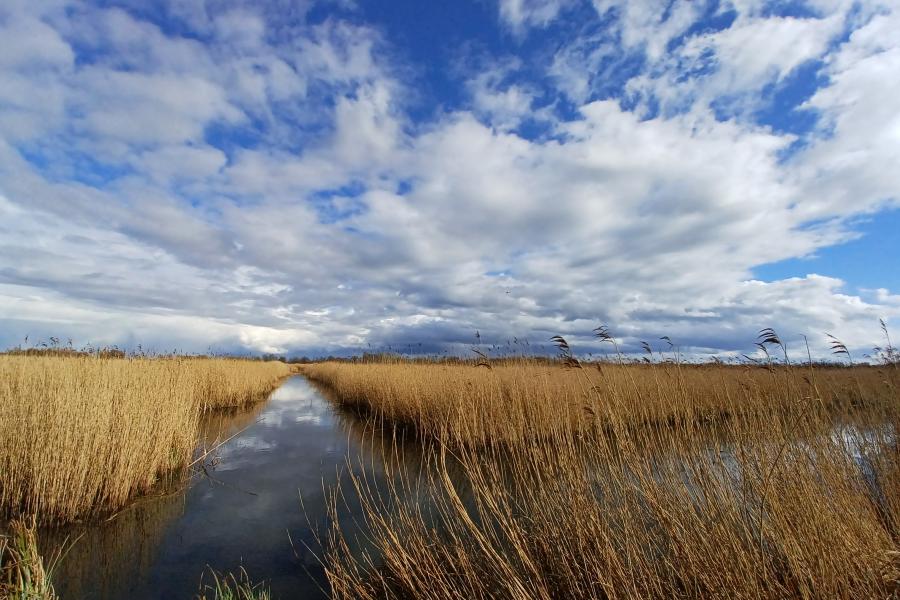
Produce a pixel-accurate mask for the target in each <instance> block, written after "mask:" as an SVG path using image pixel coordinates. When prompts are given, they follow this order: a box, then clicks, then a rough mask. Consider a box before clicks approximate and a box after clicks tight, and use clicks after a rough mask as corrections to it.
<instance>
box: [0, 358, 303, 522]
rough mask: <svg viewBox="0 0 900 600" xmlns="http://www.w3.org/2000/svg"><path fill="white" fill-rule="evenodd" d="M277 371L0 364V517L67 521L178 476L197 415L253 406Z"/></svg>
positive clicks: (203, 364) (25, 361)
mask: <svg viewBox="0 0 900 600" xmlns="http://www.w3.org/2000/svg"><path fill="white" fill-rule="evenodd" d="M288 373H289V368H288V367H287V366H286V365H284V364H282V363H278V362H268V363H263V362H254V361H243V360H226V359H190V358H157V359H148V358H137V359H122V358H100V357H92V356H71V357H63V356H0V513H2V514H5V515H7V516H16V515H34V516H36V517H37V518H38V519H39V520H40V521H42V522H44V523H63V522H71V521H74V520H77V519H82V518H86V517H90V516H92V515H96V514H98V513H107V512H110V511H115V510H118V509H119V508H121V507H122V506H124V505H125V504H126V503H127V502H128V501H129V500H130V499H131V498H133V497H135V496H137V495H140V494H143V493H146V492H148V491H149V490H151V489H152V488H153V487H154V486H155V485H156V484H157V483H159V482H160V481H161V480H163V479H164V478H166V477H167V476H168V475H170V474H173V473H175V472H177V471H178V470H179V469H181V468H183V467H185V466H186V465H187V464H188V463H189V462H190V461H191V456H192V453H193V451H194V449H195V447H196V445H197V441H198V433H199V429H198V428H199V422H200V416H201V413H202V411H204V410H210V409H213V408H221V407H230V406H239V405H243V404H245V403H247V402H249V401H251V400H252V399H256V398H261V397H263V396H264V395H265V394H266V393H268V392H269V391H270V390H271V389H273V387H274V386H275V385H276V383H277V382H278V381H279V380H280V379H281V378H282V377H284V376H285V375H287V374H288Z"/></svg>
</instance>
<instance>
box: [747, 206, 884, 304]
mask: <svg viewBox="0 0 900 600" xmlns="http://www.w3.org/2000/svg"><path fill="white" fill-rule="evenodd" d="M852 229H853V230H854V231H856V232H857V233H859V237H857V238H856V239H853V240H851V241H848V242H845V243H843V244H839V245H836V246H830V247H827V248H822V249H820V250H818V251H817V252H816V253H815V254H814V255H813V256H809V257H806V258H792V259H788V260H783V261H779V262H775V263H769V264H765V265H759V266H757V267H755V268H754V269H753V276H754V277H755V278H757V279H760V280H762V281H775V280H779V279H786V278H789V277H804V276H806V275H807V274H810V273H815V274H818V275H825V276H828V277H837V278H838V279H841V280H843V281H844V282H846V284H847V286H848V287H849V290H848V291H855V290H861V289H876V288H887V289H889V290H897V289H900V267H898V266H897V261H896V260H893V259H894V258H895V257H897V256H900V236H898V235H897V232H898V231H900V207H895V208H891V209H886V210H883V211H881V212H878V213H875V214H873V215H869V216H867V217H865V218H862V219H858V220H857V221H855V222H854V223H853V225H852Z"/></svg>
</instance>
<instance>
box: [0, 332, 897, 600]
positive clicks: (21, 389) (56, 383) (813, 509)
mask: <svg viewBox="0 0 900 600" xmlns="http://www.w3.org/2000/svg"><path fill="white" fill-rule="evenodd" d="M560 339H561V338H560ZM562 342H563V343H564V342H565V340H562ZM560 348H561V355H560V356H559V358H557V359H555V360H547V359H538V358H528V357H518V358H506V359H501V360H496V359H495V360H491V359H488V358H487V357H485V356H478V357H477V358H476V359H474V360H471V361H460V360H405V359H400V358H397V357H389V358H385V357H381V358H378V359H375V360H369V361H330V362H328V361H326V362H320V363H314V364H308V365H303V366H302V367H300V368H301V369H302V374H303V375H304V376H305V378H306V379H307V380H309V381H312V382H314V384H315V386H316V388H313V387H311V386H310V385H309V384H308V383H307V382H306V381H304V379H303V378H299V377H295V378H293V379H291V380H290V381H289V382H288V383H286V384H285V385H284V386H282V387H281V388H280V390H279V392H277V393H276V394H274V395H273V396H272V397H271V401H270V402H269V403H267V404H265V405H263V404H261V403H255V402H254V401H255V400H258V399H260V398H263V397H265V396H266V394H268V393H269V392H270V391H271V390H272V389H273V388H275V387H276V386H278V385H279V382H281V381H282V379H283V378H284V377H285V376H286V375H288V374H289V373H290V370H291V369H290V367H288V366H286V365H284V364H282V363H278V362H259V361H244V360H230V359H195V358H185V357H181V358H176V357H159V358H153V359H151V358H126V357H118V356H102V357H101V356H92V357H86V356H46V355H37V356H0V374H2V376H3V378H2V382H3V383H2V384H0V386H2V387H0V396H2V405H0V429H2V438H0V440H2V441H0V465H2V467H3V471H2V475H0V499H2V504H0V507H2V510H3V512H4V515H5V517H6V518H7V519H19V520H11V521H9V522H8V526H6V527H5V528H4V529H5V530H6V535H5V536H4V537H2V538H0V550H2V557H3V558H2V559H0V563H2V579H0V585H2V586H4V587H3V588H2V589H3V590H4V592H3V593H5V594H6V595H8V596H11V597H34V598H43V599H50V598H56V597H57V595H59V596H60V597H62V598H68V597H80V596H88V595H90V596H92V597H98V598H107V597H109V598H114V597H121V596H123V595H128V596H129V597H136V598H143V597H148V598H149V597H154V596H153V594H154V593H155V592H154V590H155V591H157V592H158V591H159V590H160V589H161V588H160V587H159V586H161V585H163V582H164V581H165V582H166V583H165V585H166V586H167V587H165V589H166V590H167V593H170V595H171V594H172V593H175V592H176V591H177V593H178V594H181V593H183V591H184V590H188V592H187V594H186V595H185V597H187V596H189V595H190V593H194V594H196V595H197V596H198V597H203V598H207V599H211V598H222V599H225V598H269V597H272V598H290V597H295V596H296V595H297V594H303V595H309V594H311V593H315V592H314V591H315V590H316V589H318V587H319V586H321V587H322V593H323V595H330V596H332V597H334V598H373V599H374V598H416V599H418V598H422V599H438V598H441V599H447V600H449V599H451V598H460V597H465V598H510V599H523V600H524V599H526V598H529V599H530V598H547V599H550V598H561V597H566V598H638V597H639V598H670V597H681V598H706V597H723V598H724V597H727V598H785V597H796V598H859V597H891V596H892V595H897V594H900V522H898V519H900V448H898V442H897V430H898V427H900V402H898V400H900V394H898V388H900V366H898V364H897V361H896V360H883V361H882V363H881V364H879V365H872V366H846V365H837V364H831V365H821V364H820V365H816V364H797V363H791V362H789V361H785V360H782V361H781V362H780V363H776V362H775V361H767V362H763V363H751V362H748V363H745V364H742V365H728V366H726V365H721V364H703V365H691V364H684V363H682V362H681V361H680V360H658V359H657V360H655V361H654V362H649V361H648V362H644V361H642V362H641V363H638V364H633V363H631V364H628V363H627V361H624V360H622V359H621V357H613V358H612V359H610V360H605V361H592V362H583V361H579V360H578V359H577V358H576V357H575V356H573V355H572V353H571V352H570V351H569V349H568V345H567V344H565V345H563V344H560ZM891 351H892V352H893V349H892V348H891ZM894 357H895V355H894V354H893V353H891V354H890V355H889V356H888V358H894ZM223 408H226V409H228V410H222V409H223ZM223 440H229V441H228V443H226V444H224V445H222V446H219V444H220V443H221V442H222V441H223ZM216 449H218V452H212V453H210V451H211V450H216ZM220 458H221V461H222V465H223V466H224V470H222V471H221V472H218V471H216V465H217V464H218V461H219V460H220ZM198 460H199V461H200V462H199V463H198ZM192 464H200V465H201V467H202V470H203V475H202V477H201V481H205V482H206V483H204V484H203V485H197V483H196V481H194V484H193V485H192V486H190V487H188V486H187V484H186V480H185V479H184V473H185V471H189V469H188V467H189V466H190V465H192ZM207 467H208V469H209V471H207ZM195 470H196V469H195ZM329 471H331V474H329ZM203 486H206V487H203ZM173 489H174V490H176V492H175V493H171V490H173ZM298 489H299V490H300V496H299V497H298V496H297V491H298ZM141 498H143V499H141ZM286 515H287V516H286ZM300 521H305V524H301V523H300ZM40 524H43V525H45V526H50V527H45V528H44V530H43V531H39V529H38V528H37V525H40ZM291 555H293V559H291ZM164 556H178V559H177V560H174V561H169V562H164V563H160V557H164ZM245 559H247V561H248V562H247V563H245V562H244V561H245ZM206 561H210V562H206ZM298 563H299V564H298ZM210 564H212V565H216V568H223V569H225V570H224V571H218V570H212V569H211V568H210V567H209V566H207V565H210ZM245 564H246V570H244V568H245ZM304 571H305V572H306V573H313V572H315V573H317V575H315V576H313V575H311V574H310V575H303V573H304ZM248 573H249V575H248ZM273 575H276V576H275V577H273ZM251 577H253V578H254V579H253V580H251ZM303 577H307V578H308V579H305V580H304V579H302V578H303ZM198 583H199V588H198ZM301 589H302V590H303V592H300V591H299V590H301ZM26 591H27V592H28V594H31V595H23V594H25V592H26Z"/></svg>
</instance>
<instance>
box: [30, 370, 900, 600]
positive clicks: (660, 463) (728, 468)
mask: <svg viewBox="0 0 900 600" xmlns="http://www.w3.org/2000/svg"><path fill="white" fill-rule="evenodd" d="M334 406H335V405H334V404H333V403H331V402H329V401H328V399H327V397H325V396H324V395H323V392H322V391H321V390H318V389H316V388H315V387H313V386H312V385H311V384H310V383H308V382H307V381H306V380H305V379H304V378H302V377H299V376H296V377H293V378H291V379H289V380H288V381H287V382H286V383H285V384H284V385H283V386H282V387H281V388H279V389H278V390H277V391H276V392H274V393H273V394H272V396H271V398H270V400H269V401H268V402H267V403H265V404H260V405H257V406H256V407H253V408H251V409H250V410H249V411H242V412H235V413H231V414H214V415H210V416H208V418H207V419H206V420H205V422H204V423H203V425H202V428H201V432H202V438H201V439H202V444H201V445H202V446H203V447H207V448H208V447H210V446H212V445H214V444H215V443H216V441H217V440H218V441H221V440H228V441H227V442H226V443H224V444H223V445H222V446H221V447H219V448H218V449H217V450H216V451H215V453H214V455H211V456H209V457H207V459H206V460H205V465H206V471H207V473H206V474H204V475H202V476H201V475H195V476H194V478H193V480H192V481H191V482H190V485H183V486H182V489H181V490H180V491H175V492H173V493H170V494H168V495H165V496H161V497H158V498H153V499H144V500H141V501H139V502H137V503H136V504H135V505H134V506H132V507H130V508H129V509H127V510H126V511H123V513H121V514H120V515H118V516H117V517H116V518H114V519H113V520H111V521H109V522H105V523H100V524H92V525H90V526H84V527H81V528H79V527H75V528H72V529H69V530H67V531H57V532H48V533H46V534H44V539H45V540H49V541H50V542H51V544H52V543H54V541H55V542H56V543H58V542H59V540H61V539H62V538H63V537H64V536H66V535H69V536H71V537H75V536H78V535H81V536H82V537H81V538H80V539H79V541H78V542H77V543H76V544H75V546H74V547H73V548H72V550H71V551H70V552H69V554H68V555H67V557H66V558H65V560H64V561H63V562H62V563H61V565H60V567H59V570H58V571H57V574H56V576H55V578H54V581H55V582H56V584H57V589H58V591H59V592H60V593H61V597H62V598H63V600H69V599H80V598H84V599H97V600H105V599H119V598H134V599H138V600H140V599H150V598H154V599H155V598H172V599H179V598H183V599H188V598H191V597H192V596H193V595H194V594H196V593H197V591H198V589H199V585H200V577H201V575H202V574H203V572H204V570H205V569H206V568H207V567H208V566H209V567H212V568H214V569H216V570H218V571H235V570H236V569H237V568H238V567H240V566H243V567H244V568H245V569H246V570H247V572H248V573H249V575H250V577H251V578H252V579H253V580H254V581H263V580H265V581H266V582H267V584H268V585H269V586H270V587H271V590H272V592H273V597H274V598H280V599H282V600H287V599H290V598H317V597H324V596H326V595H327V593H326V592H324V591H323V590H327V588H328V584H327V581H326V578H325V573H324V570H323V568H322V566H321V565H320V564H319V561H318V558H317V554H318V555H320V554H321V549H320V548H319V547H318V542H317V540H318V539H319V537H317V533H318V536H321V537H327V535H328V528H329V527H330V526H331V525H332V523H331V521H330V519H329V511H328V507H329V499H330V495H331V494H332V493H333V490H335V489H341V490H343V492H344V493H343V494H342V500H341V501H339V503H338V510H339V514H338V526H339V527H340V529H341V531H342V533H343V538H344V539H345V540H347V541H348V544H349V545H350V547H349V548H348V551H349V552H350V553H351V554H352V555H354V556H357V557H359V556H361V555H362V554H363V553H364V552H369V553H371V554H374V548H373V547H372V546H371V545H370V544H369V543H367V542H366V536H365V535H364V532H361V531H359V530H357V529H356V528H358V527H361V526H363V524H364V523H365V518H364V515H363V511H362V510H361V506H360V501H359V499H358V498H357V497H356V496H355V494H354V493H353V483H352V482H351V480H350V474H349V473H348V466H350V468H351V469H352V471H354V472H356V473H360V472H363V471H364V472H365V477H364V478H363V480H364V481H365V482H366V485H368V486H369V489H370V490H372V491H374V492H375V496H381V497H390V496H391V494H388V493H384V494H382V493H381V492H383V491H385V490H386V489H387V486H388V484H389V483H392V484H393V485H394V486H396V487H395V489H397V490H400V491H401V492H402V493H401V494H399V495H395V496H393V497H394V500H395V502H397V504H394V505H393V506H385V507H384V508H385V510H386V511H388V512H389V513H394V512H395V511H400V512H407V513H412V514H422V515H423V516H425V517H426V519H427V520H428V521H429V522H430V523H432V524H437V525H439V524H440V516H439V515H437V514H434V515H432V514H431V511H432V509H433V507H434V505H435V501H436V500H437V499H439V498H440V497H441V496H442V495H443V494H445V493H446V491H447V490H446V488H445V487H444V486H443V484H441V483H440V482H437V481H435V479H434V477H435V473H436V472H438V471H440V469H436V468H435V464H434V461H435V460H436V456H437V454H438V453H435V452H432V451H430V449H429V448H428V447H427V444H423V443H422V442H421V441H420V440H410V441H404V440H403V439H402V438H399V439H398V438H396V437H393V436H391V435H387V436H382V432H381V431H378V430H375V429H373V428H372V427H371V426H369V425H365V424H364V423H363V422H362V421H361V420H359V419H357V418H356V417H354V416H353V415H350V414H344V413H342V412H341V411H340V410H338V409H336V408H334ZM860 431H864V432H865V431H870V432H872V431H874V432H877V433H878V434H879V435H877V436H875V437H876V438H883V437H885V436H886V435H887V436H890V437H891V439H893V435H894V432H893V430H891V431H890V432H885V431H882V430H880V429H878V428H877V427H873V426H872V424H868V423H867V424H861V427H858V428H856V429H853V428H851V427H850V426H848V425H846V424H841V425H836V426H835V432H836V433H835V436H836V439H837V440H842V441H844V442H845V443H846V444H847V445H848V446H849V447H852V451H853V453H854V455H855V456H859V455H860V454H864V455H865V457H867V458H866V460H877V456H878V455H877V453H875V452H874V451H868V450H869V449H868V448H865V446H867V444H866V440H867V438H866V436H864V435H860V434H859V432H860ZM848 432H850V433H849V434H848ZM398 435H400V434H398ZM732 435H733V432H732ZM730 437H731V436H730V435H729V434H728V431H727V430H726V429H723V430H721V431H719V430H718V429H717V428H716V427H714V426H712V425H707V426H705V427H704V434H703V435H702V436H698V437H688V438H685V439H687V440H688V442H685V443H689V445H690V446H691V447H690V448H683V447H676V446H673V445H671V444H672V443H673V442H672V441H671V440H672V439H674V438H672V437H670V436H662V437H661V438H660V439H659V440H657V443H653V444H648V445H647V446H646V447H643V448H632V449H631V450H630V451H631V452H632V453H636V454H643V455H645V456H648V457H652V458H651V459H650V460H651V464H653V465H654V470H655V471H657V472H658V473H660V476H661V477H662V476H663V475H665V474H666V473H672V472H673V471H677V472H679V475H680V477H681V478H682V480H683V481H684V483H685V484H686V485H687V487H688V488H689V489H694V486H693V482H692V479H693V475H692V473H698V472H699V473H703V472H708V470H709V466H710V465H718V468H720V469H724V471H723V474H724V475H727V476H728V477H729V478H731V479H732V485H733V486H734V488H735V489H737V488H739V487H740V486H741V485H742V479H743V477H744V474H745V473H746V465H744V466H739V465H738V461H737V456H736V455H735V452H734V447H733V446H732V445H731V444H730V443H729V442H730V439H729V438H730ZM801 440H802V436H801ZM874 442H877V443H873V444H872V446H874V447H879V446H880V447H884V440H883V439H878V440H874ZM779 443H780V440H778V439H773V440H772V446H773V447H777V446H778V445H779ZM612 446H614V444H612ZM801 447H802V443H801ZM861 448H863V449H865V450H866V451H865V452H863V451H862V450H860V449H861ZM549 451H550V450H548V452H549ZM686 454H688V455H690V454H693V455H694V456H696V459H697V464H698V465H700V467H698V468H696V469H694V468H691V467H692V464H691V463H690V462H688V463H685V462H684V461H685V458H684V457H685V455H686ZM605 456H606V459H607V460H612V462H618V461H616V460H615V456H614V455H613V454H609V455H605ZM445 458H448V463H447V464H446V473H447V475H448V477H449V479H450V480H451V481H452V486H453V487H454V494H455V495H457V496H458V498H459V499H460V501H461V502H462V504H463V505H464V506H465V507H466V508H467V510H468V512H469V513H470V515H471V516H472V517H473V518H474V519H475V520H476V521H477V520H478V519H479V511H478V510H477V509H476V506H475V505H476V502H477V500H476V495H475V493H474V492H473V489H472V485H471V480H470V478H469V475H468V474H467V470H466V468H464V467H463V466H461V465H460V464H459V463H457V462H456V461H455V460H453V459H452V458H449V457H445ZM470 459H471V460H470V465H469V467H471V464H482V465H492V466H491V467H490V468H488V470H489V471H491V472H492V473H493V475H492V476H491V477H495V478H496V479H494V482H495V483H496V484H497V485H499V486H502V487H505V488H507V489H510V490H512V494H513V495H514V496H515V495H517V492H516V491H515V490H517V489H519V490H520V491H521V486H523V485H531V483H529V482H530V481H531V480H530V479H529V478H527V477H524V478H523V473H522V472H518V473H511V472H508V471H507V461H506V460H505V457H504V456H503V451H502V449H495V450H494V451H493V452H492V453H491V455H479V456H477V457H474V458H473V457H470ZM555 460H556V459H555V458H554V457H553V456H550V455H548V456H547V457H546V461H541V463H542V464H553V463H554V461H555ZM783 460H784V461H789V460H791V458H790V456H785V457H784V459H783ZM573 461H574V458H573ZM570 464H574V462H572V463H570ZM621 466H622V465H621V464H620V465H619V467H620V468H621ZM612 467H613V465H612V464H608V463H603V464H599V463H591V464H589V465H586V468H587V469H588V470H589V471H590V474H589V475H588V477H589V479H590V480H592V481H593V482H594V483H595V484H596V486H592V487H595V488H596V489H597V499H598V500H600V501H601V502H602V503H604V504H605V505H607V506H611V507H612V506H615V505H617V503H618V502H619V500H618V499H617V498H615V497H613V496H611V495H610V494H611V493H612V492H614V491H615V490H614V489H611V488H610V487H609V486H603V485H600V484H601V483H602V482H604V481H608V480H609V479H610V477H611V475H610V471H609V469H610V468H612ZM701 467H702V468H701ZM470 471H471V468H470ZM517 477H518V478H520V480H519V481H518V482H517V480H516V478H517ZM398 480H399V481H400V483H398ZM358 481H360V480H359V479H357V482H358ZM537 481H538V479H536V480H534V483H536V482H537ZM517 486H519V487H518V488H517ZM603 490H605V495H604V493H602V492H603ZM526 495H527V494H526ZM694 500H695V501H699V500H700V498H694ZM438 504H440V502H438ZM432 517H433V518H432ZM388 518H390V517H388ZM438 528H440V527H438ZM373 562H374V563H375V564H376V565H377V563H378V561H377V559H373Z"/></svg>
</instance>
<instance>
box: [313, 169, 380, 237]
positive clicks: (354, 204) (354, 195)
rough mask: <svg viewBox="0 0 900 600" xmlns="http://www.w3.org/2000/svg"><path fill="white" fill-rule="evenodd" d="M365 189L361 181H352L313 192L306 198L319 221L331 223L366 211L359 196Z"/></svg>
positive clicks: (348, 229)
mask: <svg viewBox="0 0 900 600" xmlns="http://www.w3.org/2000/svg"><path fill="white" fill-rule="evenodd" d="M366 189H367V188H366V186H365V184H363V183H362V182H359V181H352V182H350V183H348V184H346V185H342V186H340V187H337V188H332V189H327V190H319V191H317V192H314V193H312V194H310V195H309V197H308V200H309V202H310V204H312V206H313V208H314V209H315V210H316V214H317V215H318V217H319V222H321V223H324V224H333V223H338V222H340V221H344V220H346V219H348V218H350V217H353V216H356V215H360V214H363V213H364V212H365V211H366V208H367V207H366V204H365V203H364V202H363V201H362V199H361V198H360V196H362V195H363V194H364V193H365V192H366ZM351 229H353V228H352V227H351V228H347V227H345V230H347V231H350V230H351ZM350 232H351V233H355V231H350Z"/></svg>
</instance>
